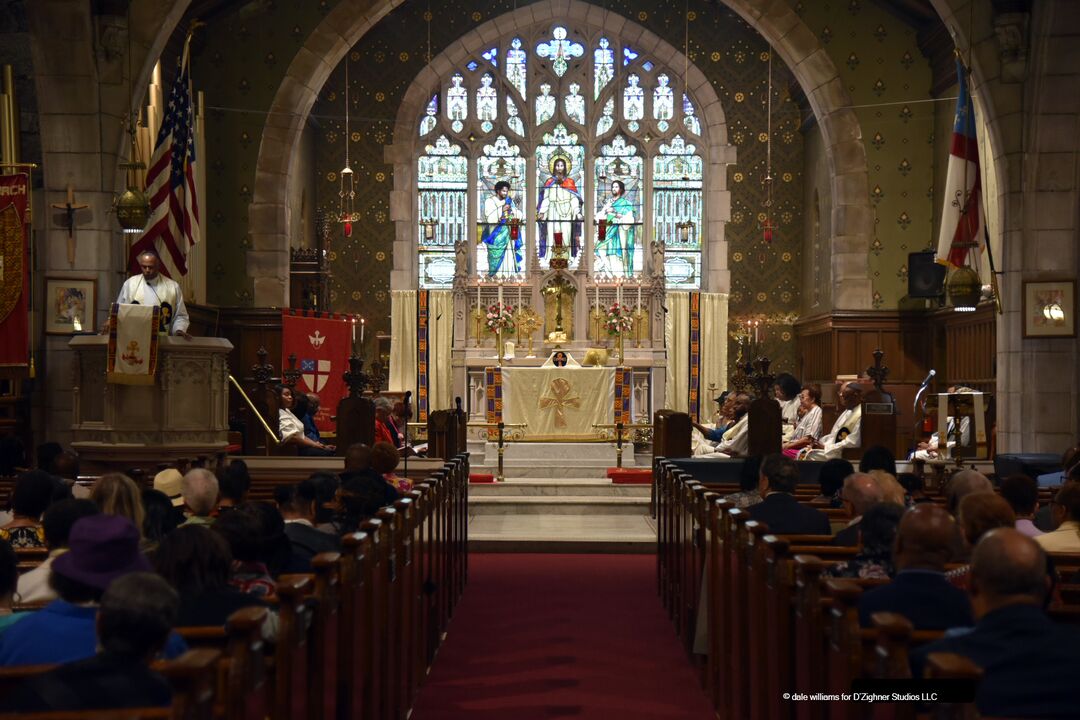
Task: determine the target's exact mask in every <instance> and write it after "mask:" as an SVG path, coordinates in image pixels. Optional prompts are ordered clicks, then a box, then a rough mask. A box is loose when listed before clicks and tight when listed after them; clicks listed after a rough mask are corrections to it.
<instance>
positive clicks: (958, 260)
mask: <svg viewBox="0 0 1080 720" xmlns="http://www.w3.org/2000/svg"><path fill="white" fill-rule="evenodd" d="M956 75H957V79H958V81H959V86H960V87H959V92H958V93H957V94H956V95H957V97H956V117H955V118H954V120H953V133H952V147H951V148H950V150H949V165H948V170H947V171H946V175H945V206H944V208H943V209H942V213H941V231H940V233H939V235H938V248H937V261H938V262H939V263H943V264H947V265H951V266H953V267H960V266H961V265H963V264H964V261H965V260H966V258H967V254H968V250H969V249H970V247H969V246H968V244H969V243H975V244H976V245H978V244H979V241H980V240H981V239H982V235H983V208H982V177H981V174H980V172H979V145H978V142H977V141H976V139H975V108H974V106H973V105H972V102H971V95H970V93H969V92H968V84H967V72H966V71H965V69H964V66H963V65H962V64H961V63H960V61H959V60H957V62H956Z"/></svg>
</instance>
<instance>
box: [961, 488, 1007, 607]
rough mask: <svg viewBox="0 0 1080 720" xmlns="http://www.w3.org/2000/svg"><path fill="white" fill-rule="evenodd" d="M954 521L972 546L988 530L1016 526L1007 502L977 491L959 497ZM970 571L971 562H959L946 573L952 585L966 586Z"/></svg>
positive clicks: (992, 494)
mask: <svg viewBox="0 0 1080 720" xmlns="http://www.w3.org/2000/svg"><path fill="white" fill-rule="evenodd" d="M956 521H957V524H958V525H959V526H960V532H961V534H962V535H963V536H964V542H966V543H967V544H968V547H971V548H973V547H975V545H976V544H977V543H978V542H979V539H980V538H982V536H983V535H985V534H986V533H988V532H990V531H991V530H994V529H996V528H1003V527H1007V528H1011V527H1015V525H1016V515H1015V514H1014V513H1013V511H1012V508H1011V507H1009V503H1007V502H1005V499H1004V498H1002V497H1001V496H1000V495H998V494H997V493H993V492H977V493H972V494H970V495H966V496H965V497H964V499H963V500H961V501H960V507H959V509H958V510H957V515H956ZM970 572H971V566H970V565H962V566H961V567H958V568H955V569H953V570H950V571H949V572H948V573H947V574H946V577H947V578H948V579H949V582H951V583H952V584H953V585H955V586H957V587H958V588H962V589H964V590H967V589H968V585H969V583H970V582H971V575H970Z"/></svg>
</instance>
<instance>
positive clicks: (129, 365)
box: [106, 303, 161, 385]
mask: <svg viewBox="0 0 1080 720" xmlns="http://www.w3.org/2000/svg"><path fill="white" fill-rule="evenodd" d="M160 322H161V308H160V307H159V306H157V305H128V304H124V305H120V304H116V303H114V304H113V306H112V308H111V309H110V310H109V347H108V365H107V369H106V381H107V382H110V383H117V384H121V385H153V384H154V376H155V375H156V373H157V363H158V326H159V324H160Z"/></svg>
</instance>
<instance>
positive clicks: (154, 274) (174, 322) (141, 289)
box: [105, 252, 191, 340]
mask: <svg viewBox="0 0 1080 720" xmlns="http://www.w3.org/2000/svg"><path fill="white" fill-rule="evenodd" d="M138 260H139V270H140V271H141V272H140V273H139V274H138V275H132V276H131V277H129V278H128V279H127V280H125V281H124V285H123V286H122V287H121V288H120V296H119V297H118V298H116V302H118V303H120V304H130V305H158V306H160V307H161V327H160V328H159V329H160V330H161V331H162V332H167V333H168V334H169V335H179V336H180V337H182V338H186V339H188V340H190V339H191V336H190V335H188V331H187V329H188V324H189V321H188V314H187V306H185V305H184V293H183V292H182V291H181V290H180V285H179V284H177V282H176V281H175V280H171V279H169V278H167V277H165V276H164V275H162V274H161V273H160V272H158V256H157V255H155V254H154V253H152V252H144V253H142V254H141V255H139V258H138ZM107 331H108V325H106V330H105V332H107Z"/></svg>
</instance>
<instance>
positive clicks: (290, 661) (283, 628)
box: [271, 575, 315, 720]
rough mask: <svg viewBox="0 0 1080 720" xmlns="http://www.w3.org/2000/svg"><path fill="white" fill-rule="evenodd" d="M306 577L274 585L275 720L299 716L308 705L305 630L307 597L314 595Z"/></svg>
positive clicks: (287, 577)
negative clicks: (276, 626) (276, 617)
mask: <svg viewBox="0 0 1080 720" xmlns="http://www.w3.org/2000/svg"><path fill="white" fill-rule="evenodd" d="M314 584H315V583H314V579H313V578H312V577H311V576H309V575H283V576H282V577H281V578H280V579H279V580H278V583H277V597H278V606H277V611H278V635H277V642H276V643H275V644H274V660H273V666H274V683H273V688H274V694H273V698H274V703H273V706H272V708H271V710H272V713H271V716H272V717H274V718H276V719H277V720H289V718H296V717H303V716H304V715H305V714H306V713H307V711H308V706H309V699H308V688H309V687H310V683H309V680H310V678H309V666H308V660H309V653H310V651H311V646H312V643H311V642H310V636H309V629H310V627H311V621H312V606H311V605H309V604H308V602H307V595H308V594H309V593H311V592H314Z"/></svg>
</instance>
